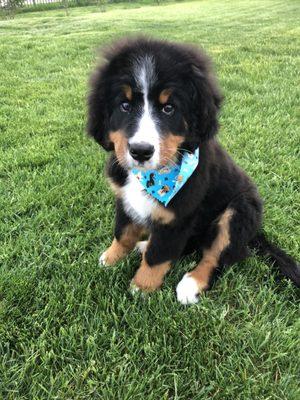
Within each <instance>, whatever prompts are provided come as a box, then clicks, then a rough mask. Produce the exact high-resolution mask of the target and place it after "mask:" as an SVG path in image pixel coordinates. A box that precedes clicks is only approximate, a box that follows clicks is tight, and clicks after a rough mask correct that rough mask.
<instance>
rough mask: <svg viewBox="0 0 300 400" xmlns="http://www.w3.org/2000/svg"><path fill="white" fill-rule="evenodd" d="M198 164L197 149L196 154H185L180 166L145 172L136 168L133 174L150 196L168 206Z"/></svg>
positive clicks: (169, 166)
mask: <svg viewBox="0 0 300 400" xmlns="http://www.w3.org/2000/svg"><path fill="white" fill-rule="evenodd" d="M198 162H199V149H196V150H195V151H194V153H188V152H185V153H184V155H183V157H182V159H181V161H180V163H179V164H176V165H167V166H165V167H162V168H160V169H150V170H145V171H143V170H140V169H138V168H134V169H133V170H132V173H133V174H134V175H135V176H136V178H137V179H138V180H139V182H140V184H141V185H142V186H143V188H144V189H145V190H146V192H147V193H148V194H149V195H150V196H152V197H154V198H155V199H157V200H159V201H160V202H161V203H163V204H164V205H165V206H167V205H168V203H169V202H170V201H171V200H172V199H173V197H174V196H175V194H176V193H177V192H178V191H179V190H180V189H181V188H182V187H183V185H184V184H185V183H186V181H187V180H188V179H189V177H190V176H191V175H192V173H193V172H194V171H195V169H196V167H197V165H198Z"/></svg>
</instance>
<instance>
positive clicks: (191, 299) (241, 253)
mask: <svg viewBox="0 0 300 400" xmlns="http://www.w3.org/2000/svg"><path fill="white" fill-rule="evenodd" d="M261 213H262V206H261V202H260V200H259V198H258V196H255V195H251V194H243V195H241V196H239V197H238V198H236V199H235V200H234V201H232V202H231V203H230V204H229V205H228V207H227V208H226V209H225V211H224V212H223V213H222V214H221V215H220V216H219V218H218V219H217V220H216V221H215V222H214V223H213V224H212V225H211V227H210V229H209V231H208V234H207V237H208V239H207V240H206V243H205V246H204V249H203V257H202V259H201V261H200V263H199V264H198V265H197V267H196V268H195V269H194V270H193V271H191V272H188V273H186V274H185V275H184V277H183V278H182V280H181V281H180V282H179V284H178V286H177V288H176V292H177V299H178V301H180V302H181V303H182V304H192V303H196V302H197V301H198V299H199V298H198V296H199V294H200V293H201V292H203V291H205V290H207V289H209V288H210V286H211V284H212V282H213V280H214V279H215V278H216V276H217V275H218V272H219V271H220V270H221V269H222V267H224V266H228V265H232V264H233V263H235V262H237V261H241V260H242V259H244V258H246V257H247V256H248V254H249V253H248V246H247V245H248V243H249V241H250V240H251V239H252V238H253V237H254V236H255V234H256V232H257V230H258V229H259V227H260V224H261Z"/></svg>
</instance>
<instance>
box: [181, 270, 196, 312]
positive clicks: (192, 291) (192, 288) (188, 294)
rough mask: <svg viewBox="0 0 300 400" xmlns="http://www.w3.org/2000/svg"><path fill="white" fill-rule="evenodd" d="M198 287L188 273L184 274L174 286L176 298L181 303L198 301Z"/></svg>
mask: <svg viewBox="0 0 300 400" xmlns="http://www.w3.org/2000/svg"><path fill="white" fill-rule="evenodd" d="M199 293H200V289H199V286H198V284H197V281H196V279H195V278H193V277H192V276H189V274H188V273H187V274H185V275H184V276H183V278H182V279H181V281H180V282H179V283H178V285H177V288H176V294H177V300H178V301H179V302H180V303H181V304H185V305H187V304H195V303H197V302H198V301H199Z"/></svg>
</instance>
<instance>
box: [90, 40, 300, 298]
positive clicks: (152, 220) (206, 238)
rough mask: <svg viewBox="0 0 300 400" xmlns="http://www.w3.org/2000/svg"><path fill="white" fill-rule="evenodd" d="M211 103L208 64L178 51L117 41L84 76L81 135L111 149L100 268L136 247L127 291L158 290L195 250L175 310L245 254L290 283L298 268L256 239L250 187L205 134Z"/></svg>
mask: <svg viewBox="0 0 300 400" xmlns="http://www.w3.org/2000/svg"><path fill="white" fill-rule="evenodd" d="M221 102H222V96H221V94H220V91H219V88H218V86H217V83H216V81H215V78H214V75H213V73H212V69H211V65H210V62H209V60H208V58H207V57H206V55H205V54H203V52H202V51H201V50H199V49H197V48H194V47H192V46H188V45H183V44H176V43H170V42H166V41H160V40H153V39H148V38H136V39H130V40H125V41H124V40H123V41H121V42H118V43H116V44H115V45H113V46H112V47H111V48H110V49H109V50H107V51H106V53H105V61H104V62H103V63H102V65H101V66H100V67H98V68H97V69H96V71H95V73H94V75H93V76H92V79H91V92H90V94H89V98H88V126H87V130H88V133H89V134H90V135H91V136H92V137H94V139H95V140H96V141H97V142H98V143H99V144H100V145H101V146H102V147H103V148H104V149H105V150H106V151H110V152H112V153H111V156H110V158H109V161H108V165H107V175H108V181H109V182H110V185H111V188H112V190H113V191H114V193H115V196H116V221H115V233H114V239H113V241H112V244H111V246H110V247H109V248H108V249H107V250H106V251H105V252H104V253H103V254H102V255H101V257H100V264H102V265H113V264H115V263H117V262H118V261H119V260H121V259H122V258H123V257H125V256H126V255H127V254H128V253H129V252H130V251H131V250H133V249H134V248H135V247H136V246H137V247H138V248H139V249H140V250H141V252H142V261H141V264H140V267H139V268H138V270H137V272H136V274H135V276H134V277H133V280H132V283H131V287H132V288H133V290H141V291H146V292H151V291H154V290H156V289H158V288H159V287H160V286H161V285H162V283H163V279H164V276H165V275H166V273H167V272H168V271H169V270H170V268H171V264H172V263H173V262H175V261H176V260H178V259H179V258H180V257H182V256H183V255H184V254H188V253H192V252H197V253H198V254H199V255H200V257H199V262H198V265H197V266H196V267H195V268H194V269H193V270H192V271H191V272H188V273H186V274H185V275H184V276H183V278H182V280H181V281H180V282H179V284H178V286H177V288H176V293H177V298H178V300H179V301H180V302H181V303H182V304H190V303H196V302H197V301H198V298H199V294H201V292H203V291H205V290H207V289H208V288H210V286H211V284H212V282H213V280H214V278H215V277H216V276H217V275H218V272H219V271H220V270H222V268H223V267H225V266H229V265H232V264H233V263H236V262H239V261H241V260H243V259H245V258H246V257H247V256H248V255H249V254H250V250H251V249H257V252H258V253H259V254H261V255H266V256H268V258H269V259H270V260H271V262H272V263H273V264H276V265H277V267H279V270H280V271H281V273H282V274H283V275H285V276H286V277H288V278H290V279H291V280H292V281H293V282H294V283H295V284H296V285H297V286H299V285H300V267H299V264H297V263H296V262H295V261H294V260H293V259H292V258H291V257H290V256H288V255H287V254H286V253H284V252H283V251H282V250H281V249H279V248H278V247H276V246H275V245H273V244H271V243H270V242H269V241H268V240H267V239H266V237H265V235H264V234H263V233H262V230H261V229H262V211H263V207H262V201H261V199H260V196H259V194H258V191H257V189H256V186H255V185H254V183H253V182H252V181H251V180H250V179H249V177H248V176H247V175H246V174H245V173H244V172H243V171H242V170H241V169H240V168H239V167H238V166H237V165H236V164H235V163H234V162H233V161H232V159H231V158H230V157H229V155H228V154H227V153H226V151H225V150H224V149H223V148H222V147H221V145H220V144H219V143H218V141H217V139H216V137H215V136H216V133H217V131H218V112H219V109H220V106H221ZM143 235H147V241H143V242H141V238H142V237H143Z"/></svg>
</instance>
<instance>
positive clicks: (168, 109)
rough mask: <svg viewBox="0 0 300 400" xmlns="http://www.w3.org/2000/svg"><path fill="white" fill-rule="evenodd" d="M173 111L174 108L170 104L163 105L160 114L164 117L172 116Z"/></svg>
mask: <svg viewBox="0 0 300 400" xmlns="http://www.w3.org/2000/svg"><path fill="white" fill-rule="evenodd" d="M174 111H175V108H174V106H173V105H172V104H165V105H164V106H163V108H162V112H163V113H164V114H166V115H172V114H173V113H174Z"/></svg>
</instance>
